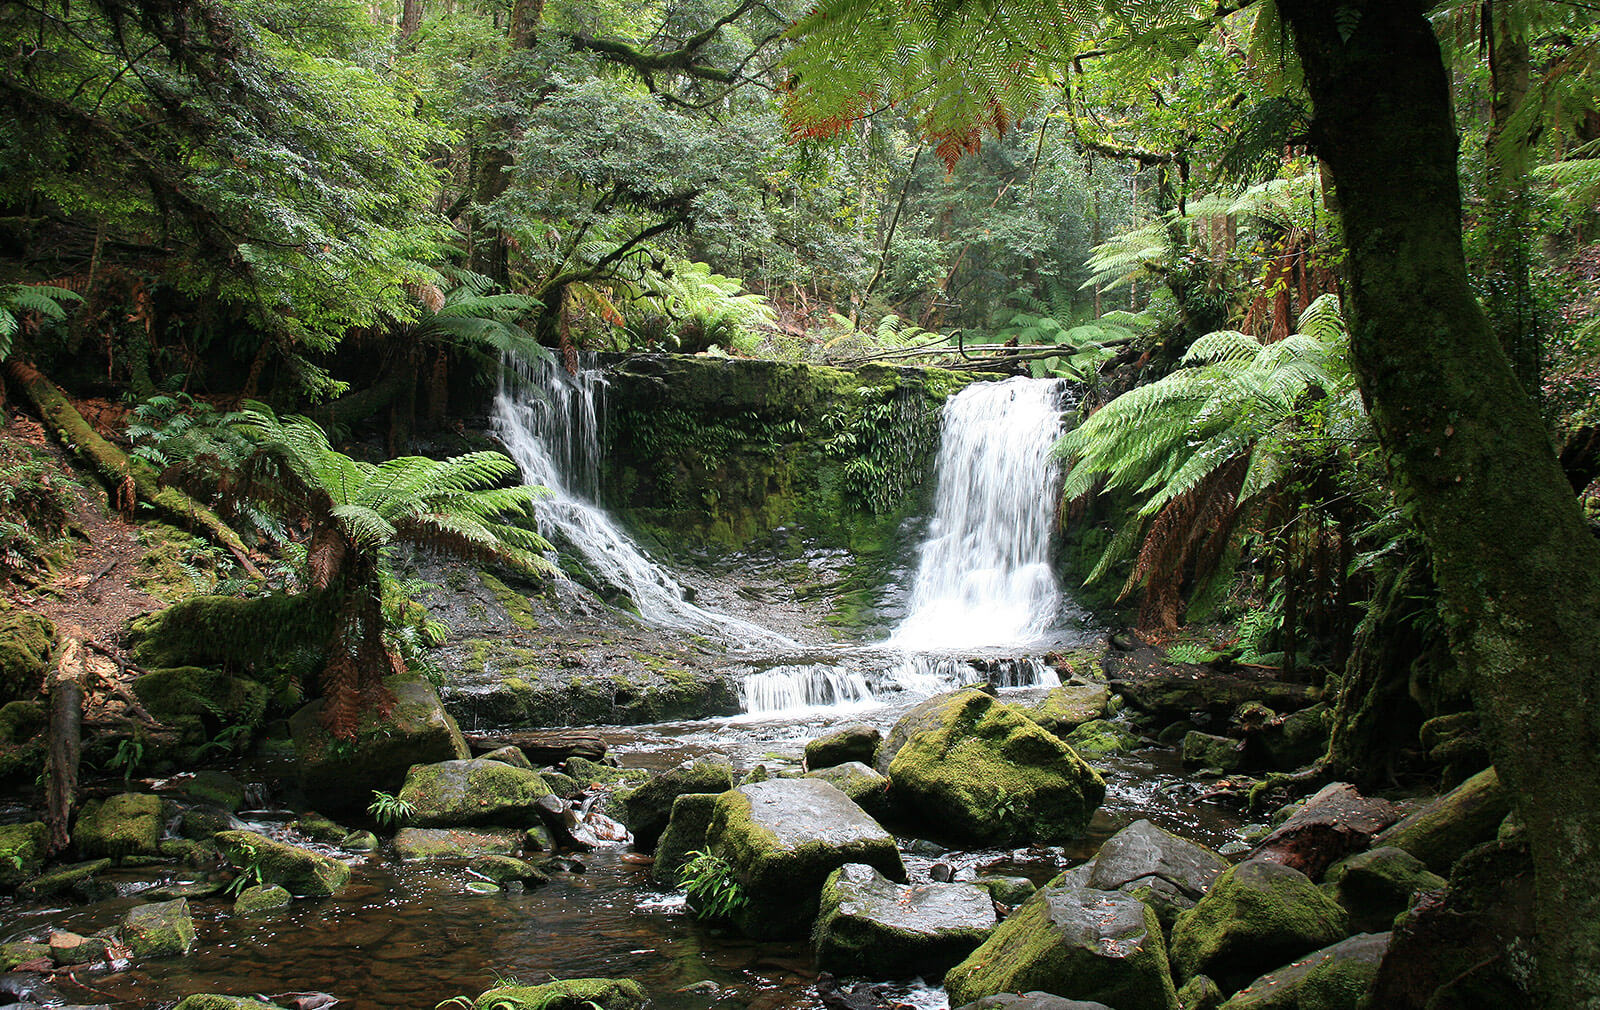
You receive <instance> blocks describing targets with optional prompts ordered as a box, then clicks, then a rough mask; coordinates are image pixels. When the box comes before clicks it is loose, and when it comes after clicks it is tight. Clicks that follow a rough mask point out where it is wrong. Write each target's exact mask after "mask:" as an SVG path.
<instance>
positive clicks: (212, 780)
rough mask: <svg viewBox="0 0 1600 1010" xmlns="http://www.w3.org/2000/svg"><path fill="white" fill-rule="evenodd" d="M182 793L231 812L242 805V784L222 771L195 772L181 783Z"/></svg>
mask: <svg viewBox="0 0 1600 1010" xmlns="http://www.w3.org/2000/svg"><path fill="white" fill-rule="evenodd" d="M183 794H184V795H185V796H188V797H190V798H192V799H196V800H199V801H200V802H202V803H210V804H212V805H214V806H219V807H221V808H222V809H224V810H226V811H228V812H229V813H232V812H234V811H237V810H238V809H239V808H240V807H242V806H244V784H243V783H242V782H240V781H239V780H238V779H236V778H234V777H233V776H232V775H229V774H228V773H227V772H224V771H215V770H213V769H206V770H204V771H198V772H195V773H194V775H193V776H191V777H190V779H189V781H187V782H185V783H184V784H183Z"/></svg>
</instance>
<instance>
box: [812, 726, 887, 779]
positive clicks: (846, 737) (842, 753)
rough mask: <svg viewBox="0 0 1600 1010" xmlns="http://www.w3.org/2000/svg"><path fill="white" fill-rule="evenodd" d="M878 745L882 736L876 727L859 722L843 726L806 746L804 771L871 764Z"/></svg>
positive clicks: (881, 740) (876, 754) (875, 756)
mask: <svg viewBox="0 0 1600 1010" xmlns="http://www.w3.org/2000/svg"><path fill="white" fill-rule="evenodd" d="M882 743H883V734H882V733H880V732H879V731H878V728H877V727H876V726H868V725H865V724H863V723H857V724H856V725H854V726H846V727H845V728H844V729H841V730H839V731H838V732H837V733H830V734H828V735H827V736H824V737H818V738H817V739H815V740H812V741H811V742H810V743H808V744H806V768H807V769H808V770H810V771H820V770H822V769H824V768H832V767H834V766H836V765H842V764H846V763H847V762H851V761H859V762H860V763H861V764H864V765H871V764H872V762H873V761H874V760H875V759H876V758H877V756H878V747H879V746H880V745H881V744H882Z"/></svg>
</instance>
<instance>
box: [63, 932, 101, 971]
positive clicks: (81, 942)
mask: <svg viewBox="0 0 1600 1010" xmlns="http://www.w3.org/2000/svg"><path fill="white" fill-rule="evenodd" d="M110 955H111V937H110V935H109V934H108V935H106V936H83V935H81V934H78V933H74V932H71V931H70V930H64V929H63V930H57V931H56V932H54V933H51V934H50V960H52V961H54V962H55V963H56V964H58V965H74V964H94V963H96V962H98V961H108V960H110Z"/></svg>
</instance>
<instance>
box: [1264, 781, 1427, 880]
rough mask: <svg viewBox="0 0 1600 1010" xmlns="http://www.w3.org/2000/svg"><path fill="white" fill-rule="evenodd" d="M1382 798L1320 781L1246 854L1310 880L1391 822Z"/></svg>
mask: <svg viewBox="0 0 1600 1010" xmlns="http://www.w3.org/2000/svg"><path fill="white" fill-rule="evenodd" d="M1398 816H1399V811H1397V810H1396V809H1395V807H1394V804H1393V803H1390V802H1389V801H1388V800H1381V799H1376V798H1374V797H1370V796H1363V795H1361V793H1360V792H1358V791H1357V790H1356V787H1355V786H1353V785H1350V784H1349V783H1347V782H1334V783H1331V784H1329V785H1326V786H1323V787H1322V788H1321V789H1320V790H1318V791H1317V793H1316V794H1315V795H1314V796H1312V797H1311V798H1310V799H1308V800H1306V802H1305V803H1304V804H1303V805H1302V806H1301V807H1300V808H1299V809H1298V810H1296V811H1295V812H1294V813H1293V814H1291V815H1290V816H1289V819H1288V820H1286V821H1284V822H1283V824H1281V825H1279V826H1278V827H1277V828H1276V829H1275V830H1274V831H1273V832H1272V833H1271V834H1270V835H1268V836H1267V837H1266V838H1264V839H1262V840H1261V844H1260V845H1258V846H1256V849H1255V851H1254V852H1253V853H1251V855H1250V858H1251V859H1263V860H1266V861H1267V862H1270V863H1281V864H1283V865H1284V866H1292V867H1294V868H1295V869H1297V870H1299V871H1300V872H1301V873H1304V874H1305V875H1306V876H1308V877H1311V878H1313V879H1316V878H1320V877H1321V876H1322V874H1323V871H1324V870H1326V869H1327V868H1328V867H1329V866H1331V865H1332V864H1333V863H1335V862H1337V861H1338V860H1340V859H1343V858H1344V857H1345V856H1346V855H1348V854H1350V853H1352V852H1358V851H1360V850H1361V849H1364V848H1366V847H1367V846H1368V845H1369V844H1371V842H1372V838H1373V836H1374V835H1376V834H1377V833H1378V832H1380V831H1382V830H1383V829H1384V828H1385V827H1387V826H1388V825H1390V824H1392V823H1394V820H1395V818H1396V817H1398Z"/></svg>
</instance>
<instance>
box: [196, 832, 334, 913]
mask: <svg viewBox="0 0 1600 1010" xmlns="http://www.w3.org/2000/svg"><path fill="white" fill-rule="evenodd" d="M216 842H217V845H218V847H220V848H221V849H222V852H223V854H224V855H226V856H227V857H228V861H229V862H231V863H233V865H234V866H236V867H238V868H239V869H241V870H245V871H249V870H251V869H255V870H258V871H259V873H260V879H261V882H262V883H263V884H277V885H279V886H280V887H283V888H284V889H285V890H287V891H288V892H289V893H290V894H294V895H300V896H307V897H319V896H322V895H329V894H335V893H337V892H338V891H339V889H340V888H342V887H343V886H344V885H345V884H346V883H347V882H348V881H349V880H350V867H348V866H346V865H345V864H343V863H341V862H339V861H338V860H337V859H330V858H329V857H327V856H324V855H322V854H321V853H319V852H312V851H311V850H310V849H306V848H302V847H300V846H298V845H290V844H288V843H286V842H280V841H277V840H276V839H272V838H268V837H267V836H266V835H263V834H260V833H258V832H255V831H221V832H218V833H217V836H216Z"/></svg>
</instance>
